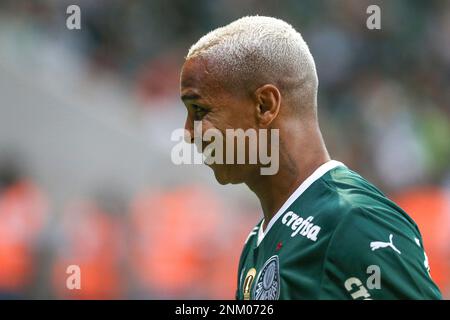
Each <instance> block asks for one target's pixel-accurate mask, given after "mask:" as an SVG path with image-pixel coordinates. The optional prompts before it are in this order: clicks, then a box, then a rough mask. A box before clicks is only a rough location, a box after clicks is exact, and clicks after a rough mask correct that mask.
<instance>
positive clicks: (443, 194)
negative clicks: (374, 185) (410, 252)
mask: <svg viewBox="0 0 450 320" xmlns="http://www.w3.org/2000/svg"><path fill="white" fill-rule="evenodd" d="M393 200H394V201H395V202H396V203H397V204H398V205H399V206H400V207H401V208H403V209H404V210H405V211H406V212H407V213H408V214H409V215H410V216H411V217H412V218H413V219H414V221H415V222H416V224H417V225H418V227H419V229H420V232H421V234H422V238H423V245H424V247H425V252H426V254H427V256H428V261H429V265H430V269H431V275H432V277H433V280H434V281H436V284H437V285H438V286H439V288H440V289H441V291H442V294H443V296H444V297H449V296H450V274H449V270H450V193H449V192H448V191H446V190H445V189H442V188H438V187H432V186H430V187H415V188H412V189H408V190H405V191H402V192H399V193H398V194H397V195H395V196H394V197H393Z"/></svg>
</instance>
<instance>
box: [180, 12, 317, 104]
mask: <svg viewBox="0 0 450 320" xmlns="http://www.w3.org/2000/svg"><path fill="white" fill-rule="evenodd" d="M195 57H203V58H206V59H207V60H208V61H209V62H211V63H209V65H210V66H211V68H213V69H216V71H217V72H218V74H219V75H222V76H225V77H226V79H229V80H230V81H234V82H235V81H243V82H245V83H246V84H249V83H251V84H253V89H256V88H257V87H258V86H259V85H262V84H265V83H273V84H275V85H278V86H279V87H280V88H281V89H282V90H288V89H291V88H294V89H298V90H297V91H299V92H298V93H299V94H300V97H301V98H302V99H311V100H312V101H310V102H312V103H313V104H314V107H315V104H316V99H317V87H318V79H317V72H316V66H315V63H314V59H313V57H312V55H311V52H310V51H309V48H308V45H307V44H306V42H305V41H304V40H303V37H302V36H301V34H300V33H299V32H297V31H296V30H295V29H294V28H293V27H292V26H291V25H290V24H289V23H287V22H285V21H283V20H280V19H277V18H272V17H264V16H247V17H243V18H240V19H238V20H236V21H233V22H232V23H230V24H228V25H226V26H224V27H221V28H217V29H215V30H213V31H211V32H209V33H207V34H206V35H204V36H203V37H202V38H200V39H199V40H198V41H197V42H196V43H195V44H194V45H192V47H191V48H190V49H189V52H188V55H187V57H186V60H188V59H191V58H195ZM305 102H306V101H305Z"/></svg>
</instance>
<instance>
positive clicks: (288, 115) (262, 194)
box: [180, 57, 330, 229]
mask: <svg viewBox="0 0 450 320" xmlns="http://www.w3.org/2000/svg"><path fill="white" fill-rule="evenodd" d="M211 70H212V68H211V67H210V66H209V65H208V61H207V60H205V59H204V58H201V57H194V58H191V59H188V60H187V61H186V62H185V63H184V65H183V68H182V71H181V88H180V90H181V98H182V100H183V102H184V104H185V105H186V108H187V118H186V123H185V129H186V130H187V131H189V132H190V135H191V137H193V136H194V132H193V131H194V120H197V121H201V123H202V131H203V132H205V131H206V130H207V129H210V128H215V129H217V130H219V131H220V132H222V134H224V135H225V129H227V128H232V129H237V128H241V129H244V130H246V129H249V128H253V129H279V170H278V172H277V173H276V174H274V175H261V174H260V168H261V165H260V164H240V165H239V164H223V165H221V164H212V165H210V166H211V168H212V169H213V171H214V174H215V176H216V179H217V180H218V181H219V183H221V184H227V183H233V184H236V183H245V184H246V185H247V186H248V187H249V188H250V189H251V190H252V191H253V192H254V193H255V194H256V196H257V197H258V199H259V201H260V203H261V207H262V210H263V213H264V225H263V229H265V227H266V226H267V224H268V222H269V221H270V219H271V218H272V217H273V216H274V215H275V213H276V212H277V211H278V210H279V209H280V207H281V206H282V205H283V203H284V202H285V201H286V200H287V199H288V198H289V196H290V195H291V194H292V193H293V192H294V191H295V189H296V188H297V187H298V186H299V185H300V184H301V183H302V182H303V181H304V180H305V179H306V178H307V177H308V176H310V175H311V174H312V173H313V172H314V171H315V170H316V169H317V168H318V167H319V166H320V165H322V164H324V163H325V162H327V161H329V160H330V157H329V155H328V152H327V150H326V147H325V144H324V142H323V139H322V135H321V132H320V129H319V125H318V122H317V117H316V115H315V112H314V105H313V104H315V99H314V101H300V100H301V99H298V98H297V97H298V95H296V94H294V93H291V92H284V91H282V90H280V89H279V88H278V87H277V86H276V85H275V84H273V83H264V84H261V85H257V86H254V88H253V89H248V88H245V89H244V88H242V86H236V85H234V84H235V83H236V81H226V79H223V78H221V77H220V75H217V74H215V73H214V72H213V71H211ZM274 83H275V81H274ZM249 87H252V86H249ZM294 104H295V105H294ZM295 107H297V108H295ZM298 110H302V112H298ZM305 110H306V111H305ZM203 132H202V133H203ZM191 142H193V140H191ZM208 143H209V142H208ZM206 145H207V143H203V148H204V147H205V146H206ZM224 154H225V153H224Z"/></svg>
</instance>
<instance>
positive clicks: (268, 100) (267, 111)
mask: <svg viewBox="0 0 450 320" xmlns="http://www.w3.org/2000/svg"><path fill="white" fill-rule="evenodd" d="M255 99H256V103H257V110H256V117H257V119H258V122H259V124H260V125H261V126H264V127H266V126H268V125H270V123H271V122H272V121H273V120H274V119H275V118H276V117H277V115H278V112H279V111H280V105H281V93H280V91H279V90H278V88H277V87H275V86H274V85H272V84H265V85H263V86H261V87H259V88H258V89H256V91H255Z"/></svg>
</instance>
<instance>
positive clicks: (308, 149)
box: [246, 127, 330, 230]
mask: <svg viewBox="0 0 450 320" xmlns="http://www.w3.org/2000/svg"><path fill="white" fill-rule="evenodd" d="M292 131H293V132H292ZM292 131H291V132H289V131H285V132H284V134H283V132H281V130H280V143H279V145H280V148H279V152H280V156H279V170H278V173H276V174H275V175H260V174H257V175H254V176H253V178H252V180H251V181H247V182H246V184H247V186H248V187H249V188H250V189H251V190H252V191H253V192H254V193H255V194H256V196H257V197H258V198H259V201H260V203H261V207H262V211H263V213H264V224H263V230H264V229H265V228H266V226H267V224H268V223H269V221H270V220H271V219H272V218H273V216H274V215H275V213H276V212H277V211H278V210H279V209H280V208H281V206H282V205H283V204H284V203H285V202H286V200H287V199H288V198H289V196H290V195H291V194H292V193H293V192H294V191H295V190H296V189H297V188H298V186H299V185H300V184H301V183H302V182H303V181H305V180H306V179H307V178H308V177H309V176H310V175H311V174H312V173H313V172H314V171H315V170H316V169H317V168H318V167H320V166H321V165H322V164H324V163H326V162H327V161H329V160H330V157H329V155H328V152H327V150H326V147H325V144H324V142H323V139H322V135H321V133H320V130H319V128H318V127H314V128H313V129H312V130H310V131H312V132H309V134H304V135H303V137H302V136H300V135H299V130H298V129H297V128H296V129H294V130H292ZM283 136H284V137H285V139H282V138H283ZM292 137H296V139H295V141H292Z"/></svg>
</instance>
